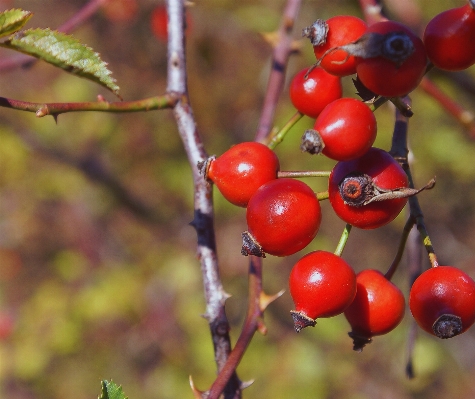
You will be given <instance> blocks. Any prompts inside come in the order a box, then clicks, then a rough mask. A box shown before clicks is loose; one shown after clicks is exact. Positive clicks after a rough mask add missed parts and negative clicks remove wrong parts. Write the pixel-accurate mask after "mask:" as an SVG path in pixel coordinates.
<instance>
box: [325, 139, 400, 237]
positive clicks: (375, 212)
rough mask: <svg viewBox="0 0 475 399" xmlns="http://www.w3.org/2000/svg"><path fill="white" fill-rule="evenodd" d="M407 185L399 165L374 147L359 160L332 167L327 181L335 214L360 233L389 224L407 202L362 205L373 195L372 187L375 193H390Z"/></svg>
mask: <svg viewBox="0 0 475 399" xmlns="http://www.w3.org/2000/svg"><path fill="white" fill-rule="evenodd" d="M368 178H369V179H368ZM367 183H369V184H367ZM408 184H409V183H408V180H407V176H406V173H405V172H404V170H403V169H402V167H401V166H400V165H399V163H398V162H397V161H396V160H395V159H394V158H393V157H392V156H391V155H390V154H389V153H387V152H386V151H384V150H381V149H379V148H374V147H373V148H371V149H370V150H369V151H368V152H366V154H364V155H363V156H361V157H359V158H356V159H353V160H351V161H341V162H338V163H337V164H336V165H335V167H334V168H333V170H332V172H331V174H330V179H329V186H328V190H329V199H330V203H331V205H332V207H333V210H334V211H335V213H336V214H337V215H338V216H339V217H340V218H341V219H342V220H344V221H345V222H346V223H349V224H351V225H353V226H355V227H359V228H361V229H375V228H377V227H381V226H383V225H385V224H387V223H389V222H391V221H392V220H393V219H394V218H395V217H396V216H397V215H398V214H399V212H401V210H402V208H404V205H406V202H407V198H393V199H387V200H384V201H375V202H370V203H368V204H366V205H364V203H366V201H367V200H369V199H370V197H371V195H373V194H372V193H373V192H374V187H375V186H376V187H377V190H376V191H382V190H389V191H391V190H396V189H398V188H405V187H408ZM368 193H370V194H371V195H370V196H369V195H368ZM344 197H345V198H344Z"/></svg>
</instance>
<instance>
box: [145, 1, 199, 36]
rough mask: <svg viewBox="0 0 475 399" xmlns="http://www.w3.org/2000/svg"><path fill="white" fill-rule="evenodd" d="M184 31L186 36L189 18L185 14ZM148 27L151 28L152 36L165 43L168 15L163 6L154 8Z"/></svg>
mask: <svg viewBox="0 0 475 399" xmlns="http://www.w3.org/2000/svg"><path fill="white" fill-rule="evenodd" d="M185 15H186V26H185V27H186V31H185V33H186V34H187V33H188V31H189V30H190V26H191V18H190V16H189V14H188V13H187V12H186V13H185ZM150 26H151V28H152V33H153V34H154V36H155V37H156V38H157V39H158V40H160V41H162V42H165V43H166V42H167V40H168V13H167V8H166V7H165V6H164V5H158V6H156V7H155V8H154V9H153V11H152V14H151V16H150Z"/></svg>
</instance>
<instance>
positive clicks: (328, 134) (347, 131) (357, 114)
mask: <svg viewBox="0 0 475 399" xmlns="http://www.w3.org/2000/svg"><path fill="white" fill-rule="evenodd" d="M313 128H314V129H315V130H316V131H317V132H318V133H319V135H320V138H321V141H322V142H323V150H322V153H323V154H324V155H326V156H327V157H329V158H331V159H335V160H337V161H348V160H350V159H354V158H357V157H360V156H362V155H363V154H364V153H366V151H368V150H369V149H370V148H371V146H372V145H373V143H374V140H375V139H376V130H377V127H376V118H375V117H374V114H373V112H371V110H370V109H369V107H368V106H367V105H366V104H364V103H362V102H361V101H359V100H356V99H354V98H341V99H338V100H335V101H333V102H332V103H330V104H328V105H327V106H326V107H325V109H324V110H323V111H322V112H321V114H320V115H319V116H318V118H317V120H316V121H315V125H314V127H313Z"/></svg>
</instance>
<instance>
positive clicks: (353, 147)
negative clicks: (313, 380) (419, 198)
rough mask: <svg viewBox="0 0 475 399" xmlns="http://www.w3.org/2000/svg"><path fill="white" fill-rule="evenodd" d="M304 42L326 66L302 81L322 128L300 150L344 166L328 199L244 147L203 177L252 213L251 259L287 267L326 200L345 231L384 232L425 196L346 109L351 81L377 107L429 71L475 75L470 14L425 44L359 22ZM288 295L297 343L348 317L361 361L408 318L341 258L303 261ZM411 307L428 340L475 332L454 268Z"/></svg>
mask: <svg viewBox="0 0 475 399" xmlns="http://www.w3.org/2000/svg"><path fill="white" fill-rule="evenodd" d="M471 1H472V0H471ZM304 35H305V36H307V37H309V38H310V40H311V42H312V45H313V48H314V52H315V55H316V57H317V64H316V65H314V66H313V67H311V68H306V69H304V70H302V71H300V72H299V73H298V74H297V75H296V76H295V77H294V79H293V81H292V83H291V86H290V98H291V101H292V103H293V104H294V106H295V107H296V108H297V110H298V111H299V112H300V113H301V114H303V115H307V116H309V117H312V118H314V119H315V124H314V127H313V129H309V130H307V131H305V133H304V134H303V136H302V140H301V146H300V147H301V149H302V150H303V151H306V152H309V153H311V154H323V155H324V156H327V157H328V158H331V159H333V160H335V161H337V163H336V164H335V166H334V167H333V169H332V171H331V173H330V175H329V183H328V193H327V196H326V197H325V196H321V197H320V196H319V195H318V194H316V193H314V191H313V190H312V189H311V188H310V187H309V186H308V185H307V184H305V183H304V182H302V181H300V180H296V179H294V178H289V177H281V176H279V173H280V164H279V160H278V158H277V156H276V155H275V153H274V152H273V151H272V150H271V149H270V148H269V147H268V146H266V145H264V144H261V143H257V142H244V143H241V144H238V145H235V146H234V147H232V148H231V149H229V150H228V151H226V152H225V153H224V154H222V155H221V156H219V157H217V158H216V157H210V158H209V159H208V160H206V162H203V163H200V165H199V168H200V170H201V172H202V174H203V175H204V176H205V179H207V181H209V182H212V183H214V184H215V185H216V187H217V188H218V189H219V191H220V192H221V193H222V195H223V196H224V197H225V198H226V199H227V200H228V201H230V202H231V203H233V204H235V205H237V206H240V207H245V208H246V220H247V226H248V230H247V231H245V232H244V233H243V235H242V237H243V245H242V249H241V253H242V254H243V255H246V256H247V255H254V256H260V257H265V255H266V254H270V255H274V256H288V255H292V254H294V253H296V252H298V251H300V250H302V249H304V248H305V247H306V246H307V245H308V244H309V243H310V242H311V241H312V240H313V239H314V237H315V236H316V235H317V232H318V230H319V228H320V223H321V219H322V214H321V209H320V204H319V200H320V199H322V198H328V199H329V201H330V203H331V206H332V208H333V210H334V211H335V213H336V214H337V215H338V216H339V217H340V218H341V219H342V220H343V221H344V222H346V223H347V224H348V225H351V226H354V227H357V228H361V229H375V228H379V227H381V226H384V225H386V224H388V223H389V222H391V221H392V220H394V219H395V218H396V216H397V215H398V214H399V213H400V212H401V210H402V209H403V208H404V206H405V205H406V203H407V198H408V197H409V196H412V195H415V194H417V193H418V192H419V191H421V190H415V189H413V188H410V187H409V181H408V177H407V175H406V172H405V171H404V169H403V168H402V167H401V165H400V164H399V162H397V161H396V160H395V159H394V158H393V157H392V156H391V155H390V154H389V153H388V152H386V151H384V150H382V149H379V148H375V147H373V144H374V141H375V138H376V134H377V123H376V118H375V116H374V113H373V112H372V111H371V109H370V107H368V105H367V104H365V103H364V102H362V101H360V100H357V99H354V98H342V85H341V78H342V77H344V76H348V75H352V74H355V73H356V74H357V78H358V80H359V83H360V84H361V85H362V87H365V88H366V89H367V90H368V92H371V93H372V94H374V97H377V96H385V97H398V96H403V95H406V94H408V93H409V92H411V91H412V90H413V89H414V88H415V87H417V85H418V84H419V82H420V80H421V79H422V77H423V76H424V74H425V72H426V70H427V66H428V64H429V62H432V63H433V64H434V65H436V66H437V67H439V68H442V69H446V70H459V69H463V68H466V67H468V66H470V65H473V64H474V63H475V40H473V39H474V38H475V11H474V4H473V3H472V2H470V4H467V5H466V6H464V7H461V8H458V9H452V10H448V11H446V12H444V13H442V14H440V15H438V16H437V17H435V18H434V19H433V20H432V21H431V22H429V24H428V25H427V28H426V30H425V33H424V37H423V40H421V39H420V38H419V37H418V36H417V35H416V34H414V33H413V32H412V31H411V30H410V29H409V28H407V27H406V26H404V25H402V24H400V23H396V22H393V21H382V22H378V23H375V24H373V25H370V26H367V25H366V23H365V22H364V21H362V20H360V19H359V18H356V17H352V16H338V17H334V18H330V19H329V20H327V21H322V20H317V21H316V22H315V23H314V24H312V26H310V27H308V28H306V29H304ZM455 44H456V45H455ZM461 46H465V47H464V48H463V49H461ZM454 48H455V50H454V51H447V49H450V50H452V49H454ZM467 48H468V49H469V50H470V51H467ZM467 53H469V54H467ZM432 185H433V183H432V184H430V185H428V186H426V187H425V188H429V187H432ZM391 274H392V273H391ZM289 286H290V294H291V296H292V299H293V300H294V303H295V310H293V311H291V314H292V317H293V320H294V327H295V329H296V331H297V332H298V331H300V330H301V329H302V328H304V327H307V326H314V325H315V324H316V319H317V318H322V317H332V316H335V315H337V314H341V313H343V314H344V315H345V317H346V319H347V320H348V322H349V324H350V326H351V329H352V331H351V332H350V333H349V335H350V337H352V338H353V342H354V349H355V350H361V349H362V348H363V347H364V345H365V344H367V343H369V342H371V339H372V337H374V336H377V335H382V334H385V333H387V332H389V331H391V330H393V329H394V328H395V327H396V326H397V325H398V324H399V323H400V321H401V320H402V318H403V316H404V311H405V299H404V295H403V293H402V292H401V290H400V289H399V288H397V287H396V286H395V285H394V284H393V283H392V282H391V281H390V275H384V274H383V273H381V272H380V271H378V270H373V269H367V270H363V271H362V272H360V273H358V274H356V273H355V272H354V270H353V269H352V267H351V266H350V265H348V263H347V262H346V261H344V260H343V259H342V258H341V256H340V253H331V252H327V251H314V252H311V253H308V254H306V255H305V256H303V257H302V258H301V259H300V260H299V261H298V262H297V263H296V264H295V265H294V267H293V269H292V271H291V273H290V277H289ZM409 306H410V309H411V312H412V314H413V316H414V318H415V319H416V321H417V322H418V324H419V325H420V326H421V327H422V328H423V329H424V330H425V331H427V332H429V333H431V334H433V335H435V336H437V337H439V338H450V337H453V336H455V335H458V334H460V333H462V332H464V331H465V330H467V329H468V328H469V327H470V326H471V325H472V324H473V323H474V322H475V282H474V281H473V280H472V279H471V278H470V277H469V276H468V275H467V274H465V273H464V272H462V271H460V270H458V269H456V268H454V267H451V266H438V265H433V267H432V268H431V269H429V270H427V271H425V272H424V273H422V274H421V275H420V276H419V277H418V278H417V280H416V281H415V282H414V284H413V285H412V287H411V291H410V295H409Z"/></svg>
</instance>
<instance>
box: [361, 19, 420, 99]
mask: <svg viewBox="0 0 475 399" xmlns="http://www.w3.org/2000/svg"><path fill="white" fill-rule="evenodd" d="M371 35H373V36H371ZM382 35H387V36H384V40H383V42H381V41H380V39H382V38H383V36H382ZM365 37H366V38H367V39H370V38H371V39H372V40H366V41H365V42H364V44H363V46H362V47H363V48H362V50H364V53H366V54H365V55H361V56H358V57H356V73H357V74H358V78H359V79H360V81H361V82H362V83H363V85H365V86H366V87H367V88H368V89H370V90H371V91H372V92H374V93H376V94H379V95H381V96H386V97H397V96H403V95H406V94H408V93H410V92H411V91H412V90H414V89H415V88H416V87H417V85H418V84H419V82H420V81H421V79H422V77H423V76H424V73H425V70H426V66H427V56H426V51H425V48H424V43H422V40H421V39H420V38H419V37H418V36H416V35H415V34H414V33H413V32H412V31H411V30H410V29H409V28H408V27H406V26H405V25H402V24H400V23H398V22H394V21H382V22H377V23H375V24H373V25H370V26H369V27H368V30H367V32H366V34H365ZM375 39H376V40H375ZM374 41H376V42H378V43H377V45H375V44H374ZM390 58H391V59H390Z"/></svg>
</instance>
